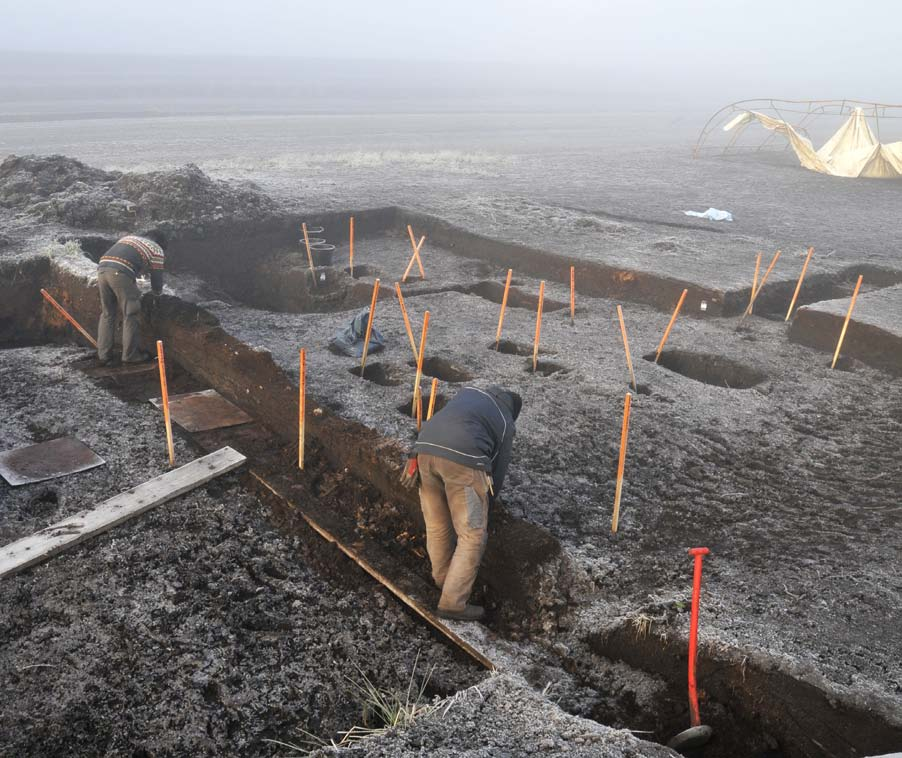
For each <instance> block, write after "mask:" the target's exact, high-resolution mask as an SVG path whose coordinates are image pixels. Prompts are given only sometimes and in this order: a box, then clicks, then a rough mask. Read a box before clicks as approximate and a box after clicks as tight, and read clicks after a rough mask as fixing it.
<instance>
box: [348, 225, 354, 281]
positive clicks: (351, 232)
mask: <svg viewBox="0 0 902 758" xmlns="http://www.w3.org/2000/svg"><path fill="white" fill-rule="evenodd" d="M349 240H350V245H351V252H350V262H349V264H348V268H350V270H351V279H353V278H354V217H353V216H351V231H350V236H349Z"/></svg>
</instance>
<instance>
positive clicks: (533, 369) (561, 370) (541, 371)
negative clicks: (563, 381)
mask: <svg viewBox="0 0 902 758" xmlns="http://www.w3.org/2000/svg"><path fill="white" fill-rule="evenodd" d="M523 370H524V371H526V372H527V373H529V374H538V375H539V376H555V375H562V374H569V373H570V369H568V368H567V367H566V366H564V365H562V364H560V363H555V362H554V361H542V360H539V361H536V365H535V366H533V365H532V358H530V359H529V360H528V361H526V363H525V364H524V369H523Z"/></svg>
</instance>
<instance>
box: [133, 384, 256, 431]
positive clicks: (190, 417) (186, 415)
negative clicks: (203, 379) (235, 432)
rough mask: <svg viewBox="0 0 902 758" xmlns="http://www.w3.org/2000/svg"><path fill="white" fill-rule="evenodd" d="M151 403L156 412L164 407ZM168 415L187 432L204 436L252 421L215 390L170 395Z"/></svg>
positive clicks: (159, 399)
mask: <svg viewBox="0 0 902 758" xmlns="http://www.w3.org/2000/svg"><path fill="white" fill-rule="evenodd" d="M150 402H151V403H153V404H154V405H155V406H156V407H157V408H161V407H162V405H163V401H162V399H161V398H158V397H155V398H153V399H151V401H150ZM169 415H170V416H171V417H172V420H173V421H174V422H175V423H176V424H178V425H179V426H180V427H182V429H184V430H185V431H186V432H206V431H208V430H210V429H222V428H224V427H226V426H238V424H247V423H248V422H250V421H253V419H252V418H251V417H250V416H248V415H247V414H246V413H245V412H244V411H243V410H241V408H239V407H238V406H237V405H234V404H233V403H230V402H229V401H228V400H226V399H225V398H224V397H223V396H222V395H220V394H219V393H218V392H217V391H216V390H203V392H188V393H186V394H184V395H172V396H171V397H170V398H169Z"/></svg>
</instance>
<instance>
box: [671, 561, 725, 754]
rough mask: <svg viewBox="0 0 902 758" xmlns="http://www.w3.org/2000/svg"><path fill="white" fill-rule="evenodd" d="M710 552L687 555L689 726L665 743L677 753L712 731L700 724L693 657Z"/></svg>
mask: <svg viewBox="0 0 902 758" xmlns="http://www.w3.org/2000/svg"><path fill="white" fill-rule="evenodd" d="M710 552H711V551H710V550H708V548H706V547H693V548H690V549H689V555H691V556H693V558H694V559H695V567H694V569H695V570H694V572H693V575H692V615H691V619H690V621H689V728H688V729H685V730H683V731H682V732H680V733H679V734H678V735H676V736H675V737H674V738H673V739H672V740H670V742H668V743H667V747H669V748H673V749H674V750H676V751H677V752H678V753H682V752H683V751H684V750H691V749H692V748H697V747H701V746H702V745H704V744H705V743H706V742H707V741H708V740H710V739H711V735H712V734H713V733H714V730H713V729H712V728H711V727H710V726H704V725H703V724H702V720H701V717H700V716H699V713H698V690H697V688H696V684H695V659H696V657H697V655H698V603H699V597H700V596H701V592H702V561H703V560H704V557H705V556H706V555H708V553H710Z"/></svg>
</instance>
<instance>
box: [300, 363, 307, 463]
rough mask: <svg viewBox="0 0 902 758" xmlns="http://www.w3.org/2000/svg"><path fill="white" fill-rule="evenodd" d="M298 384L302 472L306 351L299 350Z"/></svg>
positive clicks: (305, 414)
mask: <svg viewBox="0 0 902 758" xmlns="http://www.w3.org/2000/svg"><path fill="white" fill-rule="evenodd" d="M300 355H301V358H300V382H299V384H298V468H299V469H300V470H301V471H303V470H304V438H305V433H304V432H305V427H304V424H305V421H306V416H307V350H306V348H301V354H300Z"/></svg>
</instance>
